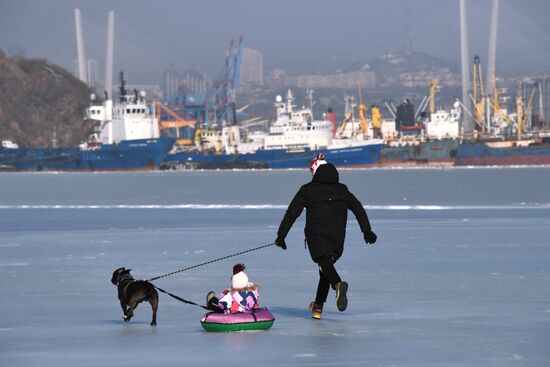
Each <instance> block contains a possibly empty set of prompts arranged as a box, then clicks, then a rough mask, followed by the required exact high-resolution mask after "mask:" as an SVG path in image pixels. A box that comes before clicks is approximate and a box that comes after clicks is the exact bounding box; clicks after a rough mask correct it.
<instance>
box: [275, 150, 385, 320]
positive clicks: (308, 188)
mask: <svg viewBox="0 0 550 367" xmlns="http://www.w3.org/2000/svg"><path fill="white" fill-rule="evenodd" d="M320 158H321V159H315V160H314V161H313V163H312V168H311V170H312V173H314V175H313V179H312V180H311V182H309V183H307V184H305V185H303V186H302V187H301V188H300V190H298V193H297V194H296V195H295V196H294V198H293V199H292V202H291V203H290V205H289V206H288V209H287V211H286V213H285V216H284V218H283V220H282V221H281V224H280V226H279V230H278V231H277V239H276V240H275V244H276V245H277V246H279V247H281V248H282V249H283V250H286V248H287V246H286V243H285V237H286V235H287V234H288V232H289V231H290V228H291V227H292V225H293V224H294V222H295V221H296V219H297V218H298V217H299V216H300V214H301V213H302V211H303V209H304V208H306V226H305V236H306V243H307V246H308V248H309V253H310V255H311V258H312V259H313V261H314V262H316V263H317V264H318V265H319V285H318V287H317V295H316V296H315V301H313V302H311V304H310V311H311V315H312V317H313V318H315V319H320V318H321V312H322V311H323V305H324V303H325V302H326V300H327V296H328V293H329V289H330V287H332V288H333V289H334V290H335V291H336V305H337V307H338V310H340V311H344V310H345V309H346V308H347V303H348V301H347V297H346V292H347V289H348V284H347V283H346V282H344V281H342V279H341V278H340V276H339V275H338V272H337V271H336V269H335V268H334V263H335V262H336V261H337V260H338V259H339V258H340V257H341V256H342V253H343V251H344V239H345V236H346V222H347V214H348V209H349V210H351V211H352V212H353V214H354V215H355V218H356V219H357V222H359V226H360V227H361V231H362V232H363V236H364V239H365V241H366V243H367V244H369V243H370V244H373V243H375V242H376V238H377V237H376V234H374V232H372V230H371V225H370V222H369V218H368V216H367V213H366V211H365V209H364V208H363V205H362V204H361V202H360V201H359V200H357V198H356V197H355V196H354V195H353V194H352V193H351V192H350V191H349V190H348V188H347V186H346V185H344V184H342V183H340V182H338V181H339V176H338V171H337V170H336V167H334V165H332V164H330V163H326V162H325V161H324V159H322V158H324V157H320ZM317 167H318V168H317Z"/></svg>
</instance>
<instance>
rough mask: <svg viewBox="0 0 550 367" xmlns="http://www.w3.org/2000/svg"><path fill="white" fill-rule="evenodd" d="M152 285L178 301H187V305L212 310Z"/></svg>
mask: <svg viewBox="0 0 550 367" xmlns="http://www.w3.org/2000/svg"><path fill="white" fill-rule="evenodd" d="M153 287H155V289H156V290H158V291H161V292H162V293H166V294H167V295H169V296H170V297H172V298H175V299H177V300H178V301H180V302H183V303H187V304H188V305H195V306H199V307H202V308H204V309H205V310H209V311H212V310H210V309H209V308H208V307H206V306H203V305H199V304H198V303H195V302H193V301H188V300H186V299H183V298H181V297H178V296H176V295H175V294H172V293H170V292H167V291H165V290H164V289H161V288H159V287H157V286H156V285H153Z"/></svg>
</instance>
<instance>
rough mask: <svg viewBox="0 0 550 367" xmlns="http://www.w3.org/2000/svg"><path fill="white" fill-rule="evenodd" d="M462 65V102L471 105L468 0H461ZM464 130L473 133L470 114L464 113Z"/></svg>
mask: <svg viewBox="0 0 550 367" xmlns="http://www.w3.org/2000/svg"><path fill="white" fill-rule="evenodd" d="M460 56H461V57H460V61H461V62H460V65H461V71H462V103H463V104H464V105H465V106H471V103H470V97H469V91H470V65H469V60H470V55H469V54H468V28H467V18H466V0H460ZM462 116H463V119H462V131H463V132H465V133H471V132H472V131H473V130H474V126H473V121H472V118H471V117H470V115H469V114H467V113H465V114H463V115H462Z"/></svg>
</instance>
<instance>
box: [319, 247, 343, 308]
mask: <svg viewBox="0 0 550 367" xmlns="http://www.w3.org/2000/svg"><path fill="white" fill-rule="evenodd" d="M315 262H316V263H317V264H318V265H319V285H318V286H317V295H316V296H315V303H317V304H318V305H323V304H324V303H325V302H326V300H327V297H328V292H329V290H330V287H331V286H332V289H336V284H338V283H339V282H341V281H342V279H340V276H339V275H338V273H337V272H336V269H335V268H334V263H335V262H336V260H334V259H333V258H332V257H331V256H322V257H318V258H316V259H315Z"/></svg>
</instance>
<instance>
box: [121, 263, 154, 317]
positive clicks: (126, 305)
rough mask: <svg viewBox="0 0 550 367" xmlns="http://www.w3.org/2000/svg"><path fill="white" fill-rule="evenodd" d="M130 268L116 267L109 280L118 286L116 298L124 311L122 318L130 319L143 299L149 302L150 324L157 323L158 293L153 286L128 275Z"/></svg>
mask: <svg viewBox="0 0 550 367" xmlns="http://www.w3.org/2000/svg"><path fill="white" fill-rule="evenodd" d="M130 270H131V269H125V268H118V269H117V270H115V271H114V273H113V277H112V278H111V282H112V283H113V284H114V285H116V286H117V288H118V299H119V300H120V306H121V307H122V312H123V313H124V317H123V320H124V321H130V319H131V318H132V317H133V316H134V309H135V308H136V307H137V305H138V304H139V303H141V302H143V301H147V302H149V303H150V304H151V308H152V309H153V320H152V321H151V326H155V325H156V324H157V309H158V305H159V295H158V293H157V290H156V289H155V287H154V286H153V285H152V284H151V283H149V282H147V281H145V280H135V279H134V278H132V276H131V275H130Z"/></svg>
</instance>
